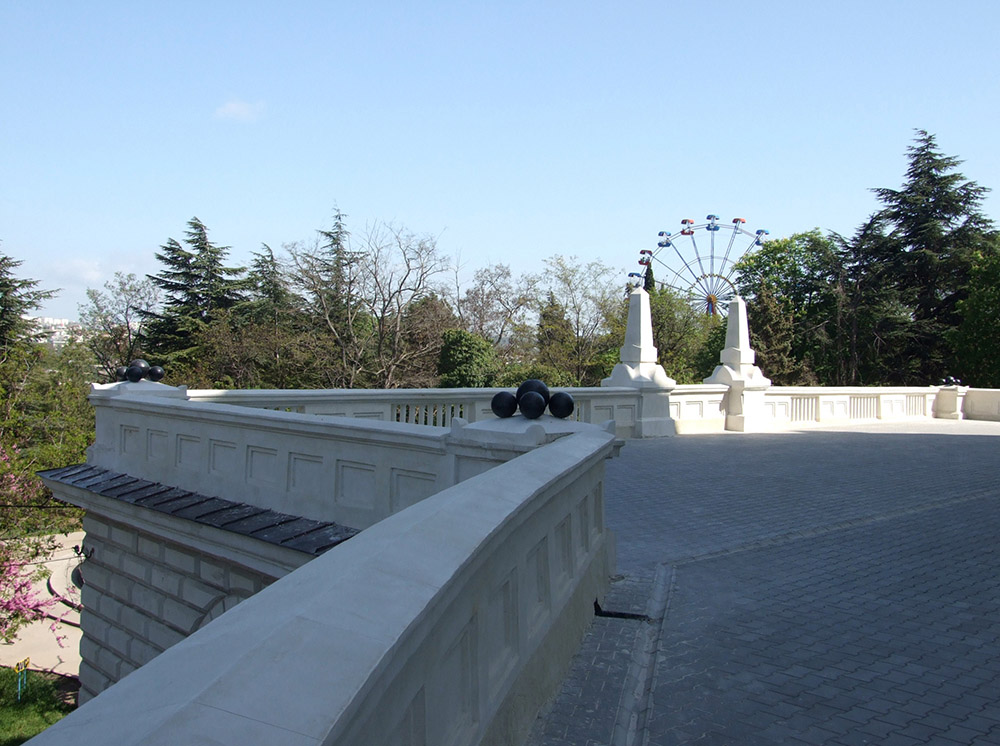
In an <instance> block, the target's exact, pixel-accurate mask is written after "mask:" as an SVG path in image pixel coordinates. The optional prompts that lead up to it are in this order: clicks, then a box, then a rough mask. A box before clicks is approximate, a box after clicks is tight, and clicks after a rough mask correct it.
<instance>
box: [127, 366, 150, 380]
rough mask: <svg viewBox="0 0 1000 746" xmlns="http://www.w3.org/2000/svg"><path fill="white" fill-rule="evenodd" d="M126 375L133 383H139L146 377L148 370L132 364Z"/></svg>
mask: <svg viewBox="0 0 1000 746" xmlns="http://www.w3.org/2000/svg"><path fill="white" fill-rule="evenodd" d="M125 377H126V378H127V379H128V380H130V381H131V382H132V383H139V381H141V380H142V379H143V378H145V377H146V371H144V370H143V369H142V368H140V367H139V366H138V365H130V366H128V369H127V370H126V371H125Z"/></svg>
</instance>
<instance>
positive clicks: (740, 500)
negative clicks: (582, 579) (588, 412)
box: [528, 422, 1000, 746]
mask: <svg viewBox="0 0 1000 746" xmlns="http://www.w3.org/2000/svg"><path fill="white" fill-rule="evenodd" d="M914 430H922V431H929V432H909V431H908V428H907V426H905V425H902V426H900V425H893V426H877V427H872V428H868V429H867V431H866V432H861V433H849V432H834V431H826V430H822V431H821V430H815V431H810V432H804V433H780V434H760V435H757V434H743V435H731V434H727V435H716V436H683V437H679V438H670V439H660V440H647V441H630V442H629V443H628V444H627V445H626V447H625V448H624V449H623V450H622V451H621V456H620V457H619V458H617V459H613V460H611V461H609V462H608V464H607V469H608V476H607V480H606V483H605V484H606V488H605V506H606V508H605V510H606V522H607V525H608V527H609V528H611V529H612V530H613V531H615V532H616V534H617V550H618V572H619V573H621V577H620V578H618V579H617V580H616V582H615V583H613V584H612V592H611V593H610V594H609V600H608V601H607V602H606V604H605V606H606V607H607V608H612V606H611V604H612V603H613V599H615V598H617V600H618V602H623V600H624V598H625V597H626V596H627V597H628V604H629V608H630V609H631V608H642V607H645V606H646V605H647V603H648V600H649V597H650V594H651V593H652V592H653V590H654V584H655V578H656V576H657V572H660V573H661V576H662V575H663V572H664V569H665V570H666V572H667V576H668V577H669V578H670V584H669V588H670V593H669V598H668V604H667V613H666V618H665V619H664V620H663V622H662V624H661V625H660V626H659V627H658V636H657V640H656V646H655V655H654V656H653V657H652V659H651V660H650V661H649V663H650V666H649V672H650V676H649V679H648V685H649V696H648V698H647V699H646V700H645V702H644V703H643V704H644V705H645V707H646V709H645V710H644V711H643V712H642V713H640V714H641V719H640V722H641V724H642V732H641V733H640V734H639V737H638V740H636V741H635V743H637V744H646V746H653V745H655V746H659V745H660V744H694V743H705V744H727V743H739V744H754V743H767V742H770V743H780V742H784V743H824V742H828V743H831V744H854V743H883V744H888V745H889V746H910V744H913V743H939V742H940V743H944V744H947V743H949V742H956V743H957V742H962V741H960V740H959V739H961V738H964V739H966V740H965V741H964V743H973V742H982V743H989V742H992V741H990V740H989V739H990V738H991V735H998V734H1000V722H998V721H1000V664H998V661H1000V551H998V550H997V549H996V548H995V544H996V540H995V537H996V536H997V535H1000V509H998V508H1000V486H998V484H997V480H996V468H995V464H996V463H997V454H998V453H1000V439H998V436H1000V423H982V422H978V423H965V422H959V423H943V422H933V423H931V424H929V425H928V424H927V423H921V424H920V425H919V426H917V427H916V428H914ZM605 621H606V620H603V619H597V620H595V622H594V624H593V625H592V626H591V630H590V632H589V633H588V635H587V638H586V639H585V640H584V643H583V645H582V646H581V651H580V654H579V655H578V656H577V658H576V659H575V660H574V662H573V665H572V670H571V673H570V679H568V681H569V680H572V681H574V682H580V681H585V682H587V683H586V685H583V686H580V685H576V684H573V685H570V686H566V687H564V688H563V691H562V692H561V693H560V694H559V695H557V697H556V699H555V700H554V702H553V703H552V706H551V708H550V709H549V710H548V711H547V712H548V715H547V717H556V716H557V715H558V714H559V713H566V712H569V713H571V714H572V713H580V712H586V711H588V709H589V711H591V712H594V713H597V712H600V713H603V714H604V715H605V716H606V715H607V714H608V713H610V712H611V711H615V710H616V709H617V708H619V706H620V704H621V703H622V701H623V700H622V691H623V687H624V686H625V683H626V681H627V680H628V679H629V676H630V675H632V674H631V673H630V671H629V670H624V671H623V670H622V669H621V668H615V669H614V670H613V673H611V672H612V668H611V667H610V664H611V663H612V662H614V661H615V660H616V656H618V657H622V656H623V654H625V653H626V652H627V651H631V650H632V648H633V647H634V646H635V642H636V634H635V632H629V631H627V630H625V629H621V628H620V627H619V628H616V629H611V628H609V627H608V626H607V625H604V624H602V623H603V622H605ZM595 636H597V637H598V639H599V643H597V642H595V641H594V640H593V639H592V638H594V637H595ZM629 654H630V653H629ZM640 662H641V661H640ZM632 665H633V672H632V673H634V670H635V665H636V662H634V661H633V664H632ZM605 672H609V673H608V675H607V676H605ZM581 673H590V674H592V675H593V676H595V677H598V678H600V677H604V680H603V681H602V685H601V686H598V685H597V682H596V681H595V679H594V678H593V677H589V678H588V677H587V676H583V675H581ZM599 705H601V706H602V707H603V709H601V708H600V707H599ZM630 714H631V713H630V712H628V711H624V710H617V711H616V712H615V718H616V719H617V720H618V722H619V730H618V731H615V726H614V722H612V721H611V720H609V719H608V718H607V717H605V718H604V719H599V718H593V719H591V720H589V721H587V724H586V727H591V726H592V727H594V728H597V729H599V730H594V731H590V732H587V731H585V730H581V729H579V728H572V727H567V728H566V731H565V732H564V733H563V734H562V735H561V736H559V737H556V736H554V735H553V734H552V732H551V731H547V730H546V729H545V728H544V723H545V718H542V719H540V721H539V723H538V724H536V728H535V730H534V731H533V733H532V737H531V738H530V739H529V741H528V743H529V746H540V745H541V744H557V743H558V744H573V745H574V746H577V744H586V743H589V742H594V743H603V744H615V746H618V744H622V743H625V740H622V733H621V730H620V727H621V725H622V723H623V722H625V723H627V717H628V716H629V715H630ZM977 715H978V717H977ZM609 728H610V732H608V729H609ZM543 733H544V738H545V739H546V740H544V741H543V740H540V738H541V734H543ZM734 734H739V735H738V736H736V735H734ZM942 734H948V735H942ZM824 736H826V737H827V738H828V740H827V741H824V740H823V737H824ZM945 739H947V740H945ZM970 739H971V740H970ZM997 742H1000V738H998V740H997Z"/></svg>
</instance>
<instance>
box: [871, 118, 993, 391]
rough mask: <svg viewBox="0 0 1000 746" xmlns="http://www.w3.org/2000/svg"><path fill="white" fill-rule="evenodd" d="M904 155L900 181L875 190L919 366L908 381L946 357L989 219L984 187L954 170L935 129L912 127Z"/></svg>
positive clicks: (924, 375) (939, 368)
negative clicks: (931, 131)
mask: <svg viewBox="0 0 1000 746" xmlns="http://www.w3.org/2000/svg"><path fill="white" fill-rule="evenodd" d="M908 158H909V167H908V168H907V171H906V181H905V182H904V184H903V186H902V188H900V189H899V190H895V189H875V190H874V192H875V193H876V194H877V195H878V198H879V200H880V201H881V202H882V203H883V205H884V207H883V209H882V210H881V211H880V212H879V215H878V218H879V220H880V221H882V222H883V223H884V224H885V225H886V226H887V228H888V232H887V234H886V236H885V239H886V246H885V249H884V251H883V257H882V258H883V259H885V260H886V261H887V262H888V267H889V269H890V271H891V272H892V274H893V275H894V280H895V283H896V285H897V287H898V288H899V291H900V294H901V297H900V300H901V301H902V302H903V303H905V304H906V305H908V306H909V307H910V310H911V314H912V319H913V335H912V337H913V338H912V341H911V344H910V349H909V355H910V356H911V357H912V358H914V359H915V360H917V361H919V372H918V373H916V374H915V376H914V377H913V379H912V380H911V381H908V382H913V383H917V382H920V381H921V380H922V381H924V382H927V381H933V380H937V379H938V378H940V377H941V376H943V375H944V373H945V370H946V369H947V368H948V366H949V365H950V364H952V363H951V361H952V359H953V357H954V349H953V347H952V345H951V343H950V335H949V330H951V329H954V328H955V327H956V326H957V325H958V324H959V322H960V314H959V310H958V304H959V302H960V301H962V300H963V299H965V298H967V297H968V289H969V281H970V274H971V268H972V263H973V259H974V257H975V255H976V252H977V251H983V250H984V249H987V248H988V247H986V243H987V235H988V234H989V232H990V231H991V229H992V224H991V222H990V220H989V219H988V218H987V217H986V216H985V215H984V214H983V213H982V211H981V209H980V206H981V204H982V201H983V198H984V197H985V195H986V194H987V192H988V191H989V190H988V189H987V188H986V187H982V186H979V185H978V184H976V183H975V182H974V181H967V180H966V179H965V177H964V176H963V175H962V174H961V173H959V172H958V171H956V170H955V169H956V168H957V167H958V166H959V165H960V164H961V163H962V161H961V160H959V159H958V158H954V157H950V156H945V155H942V154H941V152H940V151H939V150H938V147H937V143H936V141H935V138H934V135H931V134H928V133H927V132H926V131H924V130H918V131H917V137H916V142H915V144H914V145H911V146H910V147H909V148H908Z"/></svg>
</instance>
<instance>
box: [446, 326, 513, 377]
mask: <svg viewBox="0 0 1000 746" xmlns="http://www.w3.org/2000/svg"><path fill="white" fill-rule="evenodd" d="M443 339H444V344H443V346H442V347H441V353H440V356H439V357H438V366H437V372H438V374H440V376H441V378H440V382H439V385H440V386H442V387H444V388H486V387H489V386H493V385H495V382H496V377H497V369H498V365H497V356H496V352H495V350H494V348H493V345H491V344H490V343H489V342H488V341H487V340H485V339H483V338H482V337H480V336H479V335H478V334H472V333H471V332H467V331H464V330H462V329H449V330H447V331H445V332H444V334H443Z"/></svg>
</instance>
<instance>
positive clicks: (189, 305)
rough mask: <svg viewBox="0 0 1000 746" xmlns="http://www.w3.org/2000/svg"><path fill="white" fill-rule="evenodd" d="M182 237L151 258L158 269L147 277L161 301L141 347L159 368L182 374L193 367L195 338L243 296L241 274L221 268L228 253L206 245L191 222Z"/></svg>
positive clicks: (199, 226) (204, 234)
mask: <svg viewBox="0 0 1000 746" xmlns="http://www.w3.org/2000/svg"><path fill="white" fill-rule="evenodd" d="M185 235H186V237H185V239H184V245H181V244H180V243H178V242H177V241H176V240H174V239H173V238H170V239H168V240H167V242H166V243H165V244H163V246H161V247H160V251H159V252H157V253H156V258H157V259H158V260H159V261H160V263H161V264H162V265H163V269H162V270H161V271H160V273H159V274H157V275H147V276H148V277H149V279H150V280H151V281H152V283H153V284H154V285H155V286H156V287H157V288H159V289H160V290H161V291H162V292H163V298H164V300H163V308H162V310H161V312H160V313H150V314H147V316H148V317H149V325H148V329H147V331H146V334H147V338H148V340H149V344H148V345H146V347H147V349H149V351H150V353H151V354H152V355H153V356H154V357H156V358H157V361H158V362H160V363H161V364H163V363H167V364H176V365H177V366H179V367H181V368H182V369H183V368H185V367H191V366H193V365H194V364H195V361H196V357H197V346H196V344H195V338H196V336H197V335H198V333H199V332H200V331H201V330H202V328H203V327H204V326H205V325H206V324H209V323H211V322H212V321H213V320H214V319H215V318H217V316H218V315H219V314H220V312H223V311H227V310H229V309H231V308H233V307H234V306H235V305H236V304H238V303H239V302H240V301H241V300H242V298H243V290H244V281H243V280H242V279H241V276H242V273H243V271H244V270H243V268H242V267H240V268H235V267H227V266H225V264H224V262H225V259H226V256H227V255H228V253H229V247H228V246H216V245H215V244H213V243H212V242H211V241H209V240H208V229H207V228H206V227H205V225H204V223H202V222H201V221H200V220H199V219H198V218H196V217H195V218H191V220H189V221H188V229H187V231H186V233H185ZM178 373H181V371H178Z"/></svg>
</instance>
